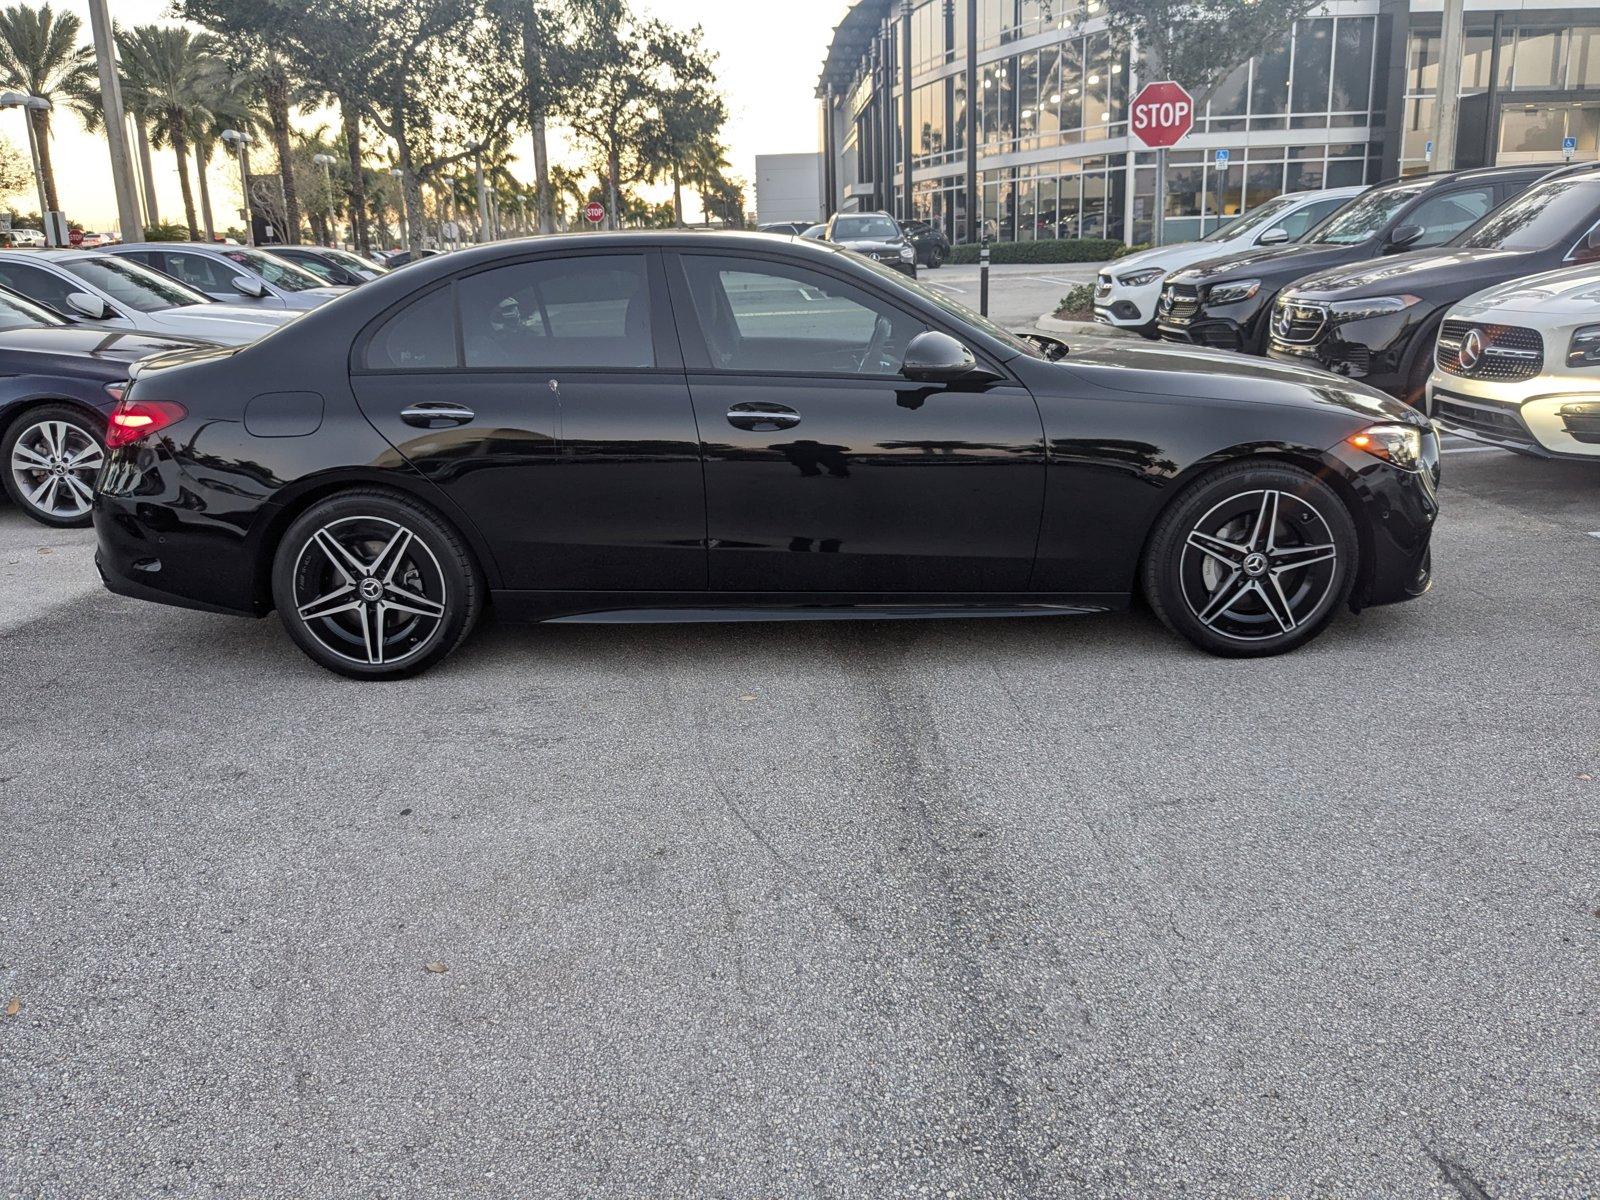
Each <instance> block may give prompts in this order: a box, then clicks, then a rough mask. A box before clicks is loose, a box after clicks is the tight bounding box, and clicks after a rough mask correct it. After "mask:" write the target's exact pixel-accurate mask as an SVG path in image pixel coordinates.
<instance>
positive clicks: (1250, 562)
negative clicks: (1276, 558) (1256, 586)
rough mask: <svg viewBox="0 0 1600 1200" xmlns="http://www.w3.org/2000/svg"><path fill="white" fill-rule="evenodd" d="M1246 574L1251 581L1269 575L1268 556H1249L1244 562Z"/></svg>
mask: <svg viewBox="0 0 1600 1200" xmlns="http://www.w3.org/2000/svg"><path fill="white" fill-rule="evenodd" d="M1244 573H1245V574H1246V575H1248V576H1250V578H1251V579H1259V578H1261V576H1263V575H1265V574H1266V573H1267V556H1266V555H1265V554H1247V555H1246V556H1245V560H1244Z"/></svg>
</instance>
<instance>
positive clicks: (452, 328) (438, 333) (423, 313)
mask: <svg viewBox="0 0 1600 1200" xmlns="http://www.w3.org/2000/svg"><path fill="white" fill-rule="evenodd" d="M364 361H365V363H366V366H367V370H369V371H438V370H445V369H448V368H450V367H454V366H459V365H460V360H459V359H458V358H457V357H456V310H455V304H454V302H453V301H452V299H451V289H450V288H449V287H448V286H445V287H441V288H435V289H434V290H433V291H431V292H429V293H428V294H427V295H425V296H421V297H419V298H418V299H416V300H413V301H412V302H411V303H410V304H408V305H406V306H405V307H404V308H402V309H401V310H400V311H399V312H397V313H395V315H394V316H392V317H390V318H389V319H388V320H387V321H385V322H384V323H383V324H382V325H381V326H380V327H379V328H378V332H377V333H375V334H373V335H372V340H371V341H369V342H368V343H367V352H366V356H365V359H364Z"/></svg>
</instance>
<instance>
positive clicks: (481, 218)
mask: <svg viewBox="0 0 1600 1200" xmlns="http://www.w3.org/2000/svg"><path fill="white" fill-rule="evenodd" d="M472 175H473V178H474V179H475V180H476V182H477V185H478V240H479V241H480V242H487V241H492V240H493V236H492V234H491V231H490V229H489V193H488V190H487V189H486V188H485V187H484V183H483V143H482V142H473V143H472Z"/></svg>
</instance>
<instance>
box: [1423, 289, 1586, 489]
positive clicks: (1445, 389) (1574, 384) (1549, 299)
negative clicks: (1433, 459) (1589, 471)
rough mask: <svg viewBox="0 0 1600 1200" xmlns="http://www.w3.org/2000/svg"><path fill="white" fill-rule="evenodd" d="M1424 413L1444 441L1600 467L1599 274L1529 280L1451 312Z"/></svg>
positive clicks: (1442, 328) (1471, 299) (1437, 351)
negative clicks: (1452, 436)
mask: <svg viewBox="0 0 1600 1200" xmlns="http://www.w3.org/2000/svg"><path fill="white" fill-rule="evenodd" d="M1426 403H1427V411H1428V413H1429V415H1430V416H1432V417H1433V418H1434V420H1436V421H1437V422H1438V423H1439V426H1440V428H1442V429H1444V430H1445V431H1446V432H1448V433H1456V434H1460V435H1461V436H1462V437H1468V438H1472V439H1474V440H1475V441H1479V442H1486V443H1488V444H1489V445H1492V446H1501V447H1503V448H1505V449H1507V450H1515V451H1517V452H1518V453H1521V454H1530V455H1534V456H1536V457H1539V458H1587V459H1595V460H1600V266H1595V265H1593V264H1590V265H1588V266H1583V267H1567V268H1564V269H1562V270H1560V271H1550V272H1547V273H1546V274H1543V275H1530V276H1529V277H1528V278H1526V279H1518V280H1515V281H1514V282H1512V283H1503V284H1501V285H1499V286H1498V287H1492V288H1488V289H1487V290H1485V291H1481V292H1478V293H1477V294H1476V295H1472V296H1468V297H1467V298H1466V299H1465V300H1463V301H1462V302H1461V303H1460V304H1457V305H1456V306H1455V307H1454V308H1452V309H1451V310H1450V311H1449V312H1448V313H1446V314H1445V320H1444V324H1443V325H1442V326H1440V328H1439V341H1438V344H1437V346H1436V348H1435V351H1434V367H1433V374H1432V375H1431V376H1430V377H1429V379H1428V395H1427V402H1426Z"/></svg>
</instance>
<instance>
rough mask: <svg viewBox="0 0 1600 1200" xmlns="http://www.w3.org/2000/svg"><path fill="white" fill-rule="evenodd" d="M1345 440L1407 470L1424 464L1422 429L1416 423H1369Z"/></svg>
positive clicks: (1412, 469) (1413, 469) (1358, 448)
mask: <svg viewBox="0 0 1600 1200" xmlns="http://www.w3.org/2000/svg"><path fill="white" fill-rule="evenodd" d="M1345 441H1346V442H1348V443H1349V444H1350V445H1352V446H1354V447H1355V448H1356V449H1357V450H1365V451H1366V452H1367V453H1368V454H1371V455H1373V456H1375V457H1377V458H1381V459H1383V460H1384V461H1385V462H1391V463H1393V464H1394V465H1395V466H1397V467H1400V468H1402V469H1404V470H1407V471H1415V470H1416V469H1417V468H1418V467H1420V466H1421V465H1422V430H1420V429H1418V428H1417V427H1416V426H1415V425H1368V426H1367V427H1366V428H1365V429H1363V430H1362V431H1361V432H1360V433H1352V434H1351V435H1350V436H1349V437H1347V438H1345Z"/></svg>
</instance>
